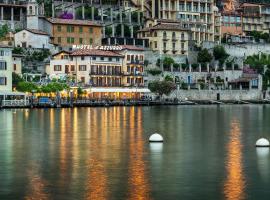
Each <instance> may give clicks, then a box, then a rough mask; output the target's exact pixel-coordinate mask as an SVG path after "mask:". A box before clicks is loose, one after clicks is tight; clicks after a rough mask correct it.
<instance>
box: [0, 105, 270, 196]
mask: <svg viewBox="0 0 270 200" xmlns="http://www.w3.org/2000/svg"><path fill="white" fill-rule="evenodd" d="M154 132H159V133H162V135H163V136H164V143H163V144H157V143H156V144H149V143H148V137H149V136H150V134H151V133H154ZM260 137H267V138H269V139H270V106H267V105H241V106H238V105H232V106H229V105H226V106H168V107H166V106H164V107H109V108H74V109H34V110H30V109H25V110H1V111H0V199H1V200H6V199H16V200H17V199H59V200H66V199H76V200H78V199H91V200H96V199H97V200H102V199H109V200H114V199H115V200H120V199H133V200H139V199H153V200H154V199H158V200H159V199H160V200H170V199H173V200H174V199H198V200H203V199H206V200H209V199H214V200H218V199H228V200H237V199H260V200H261V199H267V200H268V199H269V198H270V190H269V188H270V155H269V149H265V148H264V149H256V148H255V147H254V144H255V142H256V140H257V139H258V138H260Z"/></svg>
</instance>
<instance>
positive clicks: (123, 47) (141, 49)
mask: <svg viewBox="0 0 270 200" xmlns="http://www.w3.org/2000/svg"><path fill="white" fill-rule="evenodd" d="M121 47H122V49H124V50H131V51H132V50H133V51H144V48H142V47H137V46H134V45H121Z"/></svg>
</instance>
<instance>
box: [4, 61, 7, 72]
mask: <svg viewBox="0 0 270 200" xmlns="http://www.w3.org/2000/svg"><path fill="white" fill-rule="evenodd" d="M4 65H5V70H7V63H6V62H4Z"/></svg>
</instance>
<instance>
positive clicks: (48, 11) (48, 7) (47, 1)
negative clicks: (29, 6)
mask: <svg viewBox="0 0 270 200" xmlns="http://www.w3.org/2000/svg"><path fill="white" fill-rule="evenodd" d="M52 1H53V0H37V3H38V4H41V3H44V9H45V15H46V17H51V16H52Z"/></svg>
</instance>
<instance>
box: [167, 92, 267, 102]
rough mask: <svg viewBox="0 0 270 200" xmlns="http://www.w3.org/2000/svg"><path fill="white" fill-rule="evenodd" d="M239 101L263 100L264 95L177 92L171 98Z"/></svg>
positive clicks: (259, 93)
mask: <svg viewBox="0 0 270 200" xmlns="http://www.w3.org/2000/svg"><path fill="white" fill-rule="evenodd" d="M218 96H219V99H220V100H223V101H233V100H235V101H239V100H262V99H263V94H262V92H261V91H259V90H175V91H174V92H172V94H171V95H170V96H169V97H170V98H178V99H179V100H186V99H188V100H214V101H216V100H217V99H218Z"/></svg>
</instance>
